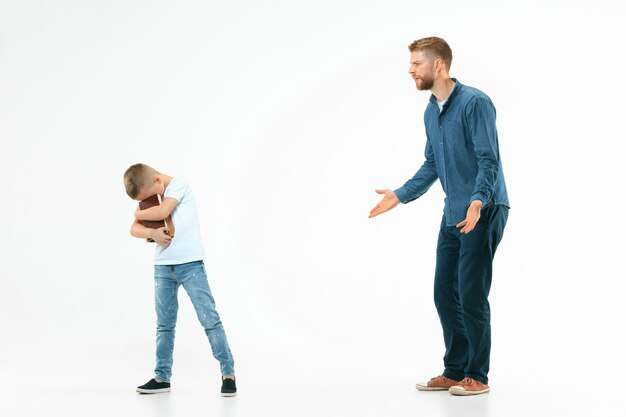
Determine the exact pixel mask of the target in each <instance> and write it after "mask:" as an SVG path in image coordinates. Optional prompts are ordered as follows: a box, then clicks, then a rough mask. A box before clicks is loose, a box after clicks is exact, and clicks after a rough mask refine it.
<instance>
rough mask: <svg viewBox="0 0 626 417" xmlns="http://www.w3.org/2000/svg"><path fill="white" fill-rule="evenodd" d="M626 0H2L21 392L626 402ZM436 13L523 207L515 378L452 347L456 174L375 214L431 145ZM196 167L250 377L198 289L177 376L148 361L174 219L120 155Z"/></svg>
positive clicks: (21, 397)
mask: <svg viewBox="0 0 626 417" xmlns="http://www.w3.org/2000/svg"><path fill="white" fill-rule="evenodd" d="M625 17H626V13H625V7H624V5H623V3H622V2H617V1H602V0H600V1H593V2H591V1H509V2H507V1H495V0H494V1H471V2H470V1H449V2H420V1H417V0H412V1H405V2H400V1H397V2H392V1H386V2H373V1H372V2H368V1H323V0H318V1H311V2H299V1H252V0H249V1H193V2H192V1H179V2H168V1H122V0H120V1H79V0H76V1H43V0H42V1H25V0H21V1H4V0H0V30H1V32H0V140H1V143H2V146H1V148H0V149H1V155H2V162H1V164H0V178H1V179H2V185H1V188H0V189H1V190H2V197H1V198H2V199H1V202H0V206H1V210H2V212H1V218H2V224H3V226H4V227H3V228H4V231H5V233H4V238H3V239H2V241H1V243H0V244H1V245H2V250H1V251H0V258H1V260H2V263H1V265H2V271H1V272H0V280H1V281H0V284H1V286H0V388H1V392H0V414H2V415H3V416H7V417H8V416H22V415H24V416H31V415H33V416H34V415H44V413H46V414H47V415H61V414H63V415H100V414H98V413H101V415H157V416H168V415H198V414H202V415H204V414H205V413H206V414H210V415H227V416H243V415H246V416H253V415H301V416H304V415H316V416H317V415H331V416H332V415H360V416H363V415H392V414H393V415H418V413H429V414H430V415H445V416H454V415H458V413H460V412H463V413H465V414H466V415H492V416H516V415H520V416H521V415H565V414H567V415H599V414H600V411H603V412H607V413H612V414H613V415H615V414H619V413H620V412H623V410H624V408H625V407H624V405H623V403H620V402H619V401H618V399H617V397H618V396H621V394H622V393H621V391H622V390H623V383H622V382H621V378H622V376H623V375H624V372H625V371H626V367H625V365H624V353H623V352H624V351H626V341H625V338H624V325H623V320H624V314H625V313H626V308H625V307H624V302H623V298H624V284H623V281H624V279H626V267H625V266H624V256H625V255H626V253H625V249H626V245H625V244H624V238H623V237H622V228H623V227H622V224H623V219H624V210H623V209H624V203H626V198H625V197H624V192H623V187H624V186H623V179H624V171H623V168H622V167H623V164H624V162H623V155H624V146H623V141H624V139H625V137H624V136H625V135H624V128H623V125H624V117H625V116H624V105H623V97H624V94H625V93H626V91H625V88H624V82H623V80H622V79H621V71H622V70H623V68H625V67H626V59H625V58H624V53H623V41H624V39H625V35H626V30H625V29H624V23H623V22H624V18H625ZM431 35H437V36H441V37H443V38H444V39H446V40H447V41H448V42H449V44H450V45H451V47H452V50H453V53H454V60H453V64H452V70H451V74H452V76H455V77H457V78H458V79H459V80H460V81H461V82H463V83H464V84H467V85H471V86H475V87H478V88H480V89H481V90H483V91H485V92H486V93H487V94H488V95H489V96H490V97H491V98H492V100H493V101H494V103H495V105H496V108H497V110H498V122H497V123H498V131H499V136H500V146H501V156H502V159H503V164H504V169H505V174H506V180H507V186H508V189H509V196H510V200H511V205H512V209H511V212H510V217H509V224H508V225H507V229H506V231H505V236H504V239H503V241H502V244H501V246H500V248H499V250H498V255H497V257H496V261H495V265H494V268H495V271H494V281H493V286H492V292H491V297H490V299H491V305H492V333H493V349H492V362H491V365H492V371H491V373H490V382H491V385H492V392H491V393H490V394H489V395H488V396H481V397H477V398H471V399H470V398H467V399H458V398H454V397H451V396H449V395H448V394H447V393H444V394H441V395H440V394H433V395H431V396H429V395H428V394H426V395H424V393H417V392H414V391H415V390H414V388H413V386H414V383H415V382H416V381H418V380H423V379H428V378H429V377H431V376H434V375H437V374H438V373H440V372H441V370H442V369H441V366H442V361H441V357H442V355H443V341H442V336H441V329H440V326H439V322H438V318H437V314H436V310H435V307H434V304H433V301H432V276H433V272H434V250H435V243H436V237H437V230H438V225H439V221H440V218H441V210H442V206H443V193H442V191H441V187H440V186H439V184H436V185H434V186H433V188H432V189H431V190H430V191H429V193H427V194H426V195H424V196H423V197H422V198H420V199H419V200H417V201H415V202H413V203H411V204H410V205H406V206H401V207H398V208H396V209H395V210H394V211H393V212H391V213H387V214H385V215H383V216H381V217H378V218H376V219H368V218H367V215H368V213H369V210H370V209H371V208H372V207H373V206H374V205H375V204H376V203H377V201H378V196H377V195H376V194H375V193H374V189H375V188H396V187H398V186H400V185H402V184H403V183H404V181H405V180H406V179H408V178H410V177H411V176H412V175H413V174H414V172H415V171H416V170H417V168H419V166H420V164H421V162H422V160H423V147H424V143H425V134H424V127H423V122H422V113H423V110H424V108H425V106H426V103H427V100H428V97H429V94H428V93H426V92H417V91H416V90H415V87H414V83H413V81H412V80H411V78H410V77H409V75H408V74H407V70H408V62H409V53H408V51H407V45H408V44H409V43H410V42H412V41H413V40H414V39H417V38H420V37H424V36H431ZM135 162H145V163H148V164H150V165H152V166H154V167H155V168H157V169H159V170H161V171H162V172H164V173H167V174H170V175H176V176H184V177H186V178H187V179H188V180H189V181H190V182H191V184H192V187H193V189H194V191H195V194H196V197H197V201H198V206H199V213H200V221H201V225H202V233H203V237H204V242H205V248H206V255H207V259H206V264H207V270H208V273H209V282H210V285H211V287H212V290H213V293H214V295H215V298H216V300H217V304H218V310H219V312H220V314H221V316H222V319H223V322H224V325H225V328H226V331H227V334H228V337H229V339H230V343H231V347H232V350H233V353H234V355H235V360H236V367H237V374H238V381H239V382H238V385H239V389H240V393H239V396H238V397H237V398H236V399H229V400H224V399H221V398H219V397H218V396H217V390H218V389H219V367H218V364H217V362H216V361H215V360H214V359H213V358H212V357H211V356H210V354H209V346H208V342H207V341H206V337H205V335H204V333H203V331H202V329H201V327H200V326H199V324H198V322H197V320H196V318H195V315H194V312H193V309H192V307H191V305H190V303H189V301H188V298H187V296H186V295H185V294H184V292H181V294H180V297H179V298H180V302H181V311H180V314H179V325H178V332H177V344H176V349H175V365H174V376H173V380H172V382H173V387H174V390H173V391H172V393H171V394H166V395H163V396H154V397H150V396H148V397H146V396H138V395H136V394H135V393H134V387H135V386H136V385H139V384H141V383H143V382H145V381H147V379H149V378H150V377H151V376H152V369H153V366H154V353H153V352H154V321H155V317H154V311H153V310H154V306H153V299H152V266H151V257H152V246H150V245H148V244H146V243H144V242H142V241H140V240H139V239H133V238H131V237H130V235H129V226H130V223H131V221H132V212H133V210H134V208H135V203H134V202H132V201H131V200H130V199H129V198H128V197H127V196H126V195H125V193H124V188H123V184H122V173H123V172H124V170H125V169H126V168H127V167H128V166H129V165H131V164H133V163H135Z"/></svg>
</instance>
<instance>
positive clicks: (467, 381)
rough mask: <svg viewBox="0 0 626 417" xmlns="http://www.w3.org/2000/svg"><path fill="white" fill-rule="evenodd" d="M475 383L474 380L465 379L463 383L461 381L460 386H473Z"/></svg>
mask: <svg viewBox="0 0 626 417" xmlns="http://www.w3.org/2000/svg"><path fill="white" fill-rule="evenodd" d="M473 383H474V380H473V379H472V378H465V379H463V381H461V384H460V385H472V384H473Z"/></svg>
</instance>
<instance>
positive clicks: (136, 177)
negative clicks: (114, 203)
mask: <svg viewBox="0 0 626 417" xmlns="http://www.w3.org/2000/svg"><path fill="white" fill-rule="evenodd" d="M158 174H159V172H158V171H157V170H156V169H154V168H152V167H150V166H148V165H146V164H135V165H131V166H130V167H129V168H128V169H127V170H126V172H124V186H125V187H126V194H128V196H129V197H130V198H133V199H134V198H135V197H137V195H138V194H139V192H140V191H141V189H142V188H147V187H149V186H150V185H152V180H154V176H155V175H158Z"/></svg>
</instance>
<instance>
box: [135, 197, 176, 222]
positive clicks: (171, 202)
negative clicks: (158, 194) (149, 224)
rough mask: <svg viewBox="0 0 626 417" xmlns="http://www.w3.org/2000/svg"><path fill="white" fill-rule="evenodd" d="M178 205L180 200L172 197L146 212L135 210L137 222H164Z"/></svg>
mask: <svg viewBox="0 0 626 417" xmlns="http://www.w3.org/2000/svg"><path fill="white" fill-rule="evenodd" d="M177 204H178V200H176V199H175V198H172V197H167V198H166V199H164V200H163V202H161V204H160V205H158V206H154V207H150V208H148V209H145V210H140V209H137V210H135V219H137V220H163V219H165V218H167V217H168V216H169V215H170V214H172V211H174V208H176V205H177Z"/></svg>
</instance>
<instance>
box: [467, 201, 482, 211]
mask: <svg viewBox="0 0 626 417" xmlns="http://www.w3.org/2000/svg"><path fill="white" fill-rule="evenodd" d="M470 207H473V208H477V209H478V210H480V209H482V207H483V202H482V201H480V200H474V201H472V202H471V203H470Z"/></svg>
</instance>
